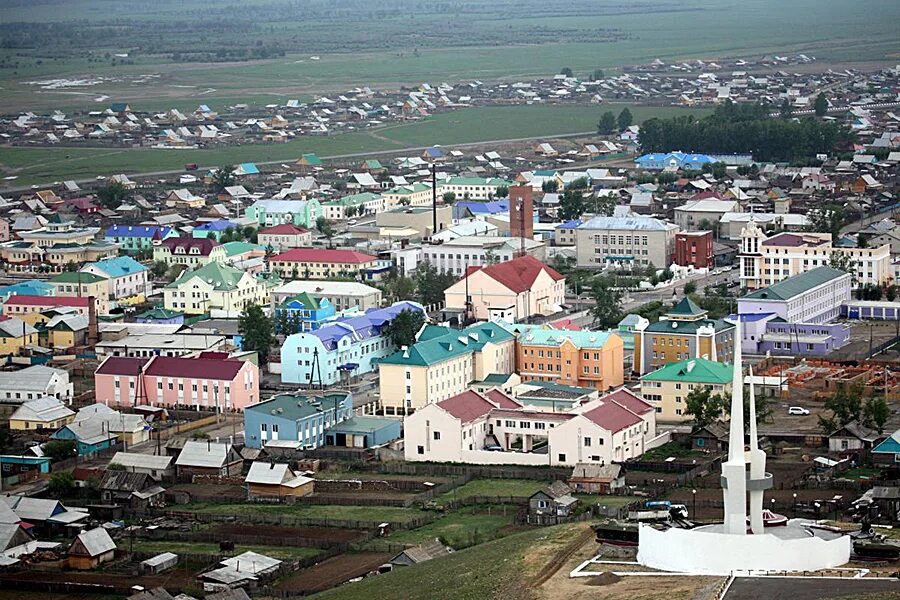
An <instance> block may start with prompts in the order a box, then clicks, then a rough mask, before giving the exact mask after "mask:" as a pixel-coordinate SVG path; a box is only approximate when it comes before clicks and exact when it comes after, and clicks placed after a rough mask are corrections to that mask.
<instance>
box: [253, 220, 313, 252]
mask: <svg viewBox="0 0 900 600" xmlns="http://www.w3.org/2000/svg"><path fill="white" fill-rule="evenodd" d="M257 242H258V243H259V245H260V246H262V247H264V248H268V247H269V246H271V247H272V248H274V249H275V251H276V252H282V251H284V250H290V249H291V248H306V247H309V246H311V245H312V232H311V231H310V230H309V229H305V228H303V227H297V226H296V225H291V224H290V223H283V224H281V225H275V226H274V227H266V228H265V229H260V230H259V235H258V238H257Z"/></svg>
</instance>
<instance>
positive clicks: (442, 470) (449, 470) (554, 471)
mask: <svg viewBox="0 0 900 600" xmlns="http://www.w3.org/2000/svg"><path fill="white" fill-rule="evenodd" d="M335 466H337V467H339V468H346V467H348V466H349V467H350V468H351V469H352V470H354V471H366V472H375V473H391V474H396V475H418V476H422V475H430V476H434V477H465V476H469V477H471V478H473V479H540V480H550V479H561V480H564V481H565V480H567V479H568V478H569V477H570V476H571V475H572V469H571V468H570V467H549V466H547V467H544V466H521V465H467V464H457V463H428V462H407V463H400V462H390V463H353V464H352V465H347V464H346V463H342V464H339V465H335ZM323 468H331V465H326V466H325V467H323Z"/></svg>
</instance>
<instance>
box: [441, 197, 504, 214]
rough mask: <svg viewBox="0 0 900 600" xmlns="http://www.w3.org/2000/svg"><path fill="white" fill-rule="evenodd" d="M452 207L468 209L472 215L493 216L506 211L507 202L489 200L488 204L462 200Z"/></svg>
mask: <svg viewBox="0 0 900 600" xmlns="http://www.w3.org/2000/svg"><path fill="white" fill-rule="evenodd" d="M454 206H459V207H460V208H468V209H469V210H470V211H471V212H472V214H473V215H493V214H496V213H502V212H506V211H508V210H509V200H490V201H488V202H477V201H475V202H473V201H469V200H463V201H462V202H457V203H456V204H454Z"/></svg>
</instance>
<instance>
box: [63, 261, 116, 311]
mask: <svg viewBox="0 0 900 600" xmlns="http://www.w3.org/2000/svg"><path fill="white" fill-rule="evenodd" d="M50 283H51V284H53V286H54V287H55V288H56V290H55V292H54V295H55V296H56V297H63V298H64V297H76V298H90V297H92V296H93V297H94V298H96V302H97V312H98V313H99V314H101V315H108V314H109V298H110V295H109V280H108V279H107V278H106V277H101V276H100V275H95V274H93V273H85V272H82V271H77V272H71V271H66V272H64V273H60V274H59V275H57V276H56V277H53V278H52V279H50Z"/></svg>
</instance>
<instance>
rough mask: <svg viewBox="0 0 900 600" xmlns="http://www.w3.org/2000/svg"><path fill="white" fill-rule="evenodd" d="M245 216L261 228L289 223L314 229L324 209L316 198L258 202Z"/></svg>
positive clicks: (245, 211)
mask: <svg viewBox="0 0 900 600" xmlns="http://www.w3.org/2000/svg"><path fill="white" fill-rule="evenodd" d="M244 216H245V217H246V218H248V219H251V220H253V221H256V222H257V223H258V224H259V226H260V227H272V226H273V225H281V224H284V223H289V224H291V225H296V226H297V227H305V228H307V229H312V228H313V227H315V226H316V219H318V218H319V217H321V216H322V207H321V206H320V205H319V201H318V200H316V199H315V198H309V199H307V200H257V201H256V202H254V203H253V205H252V206H249V207H248V208H247V209H246V210H244Z"/></svg>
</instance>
